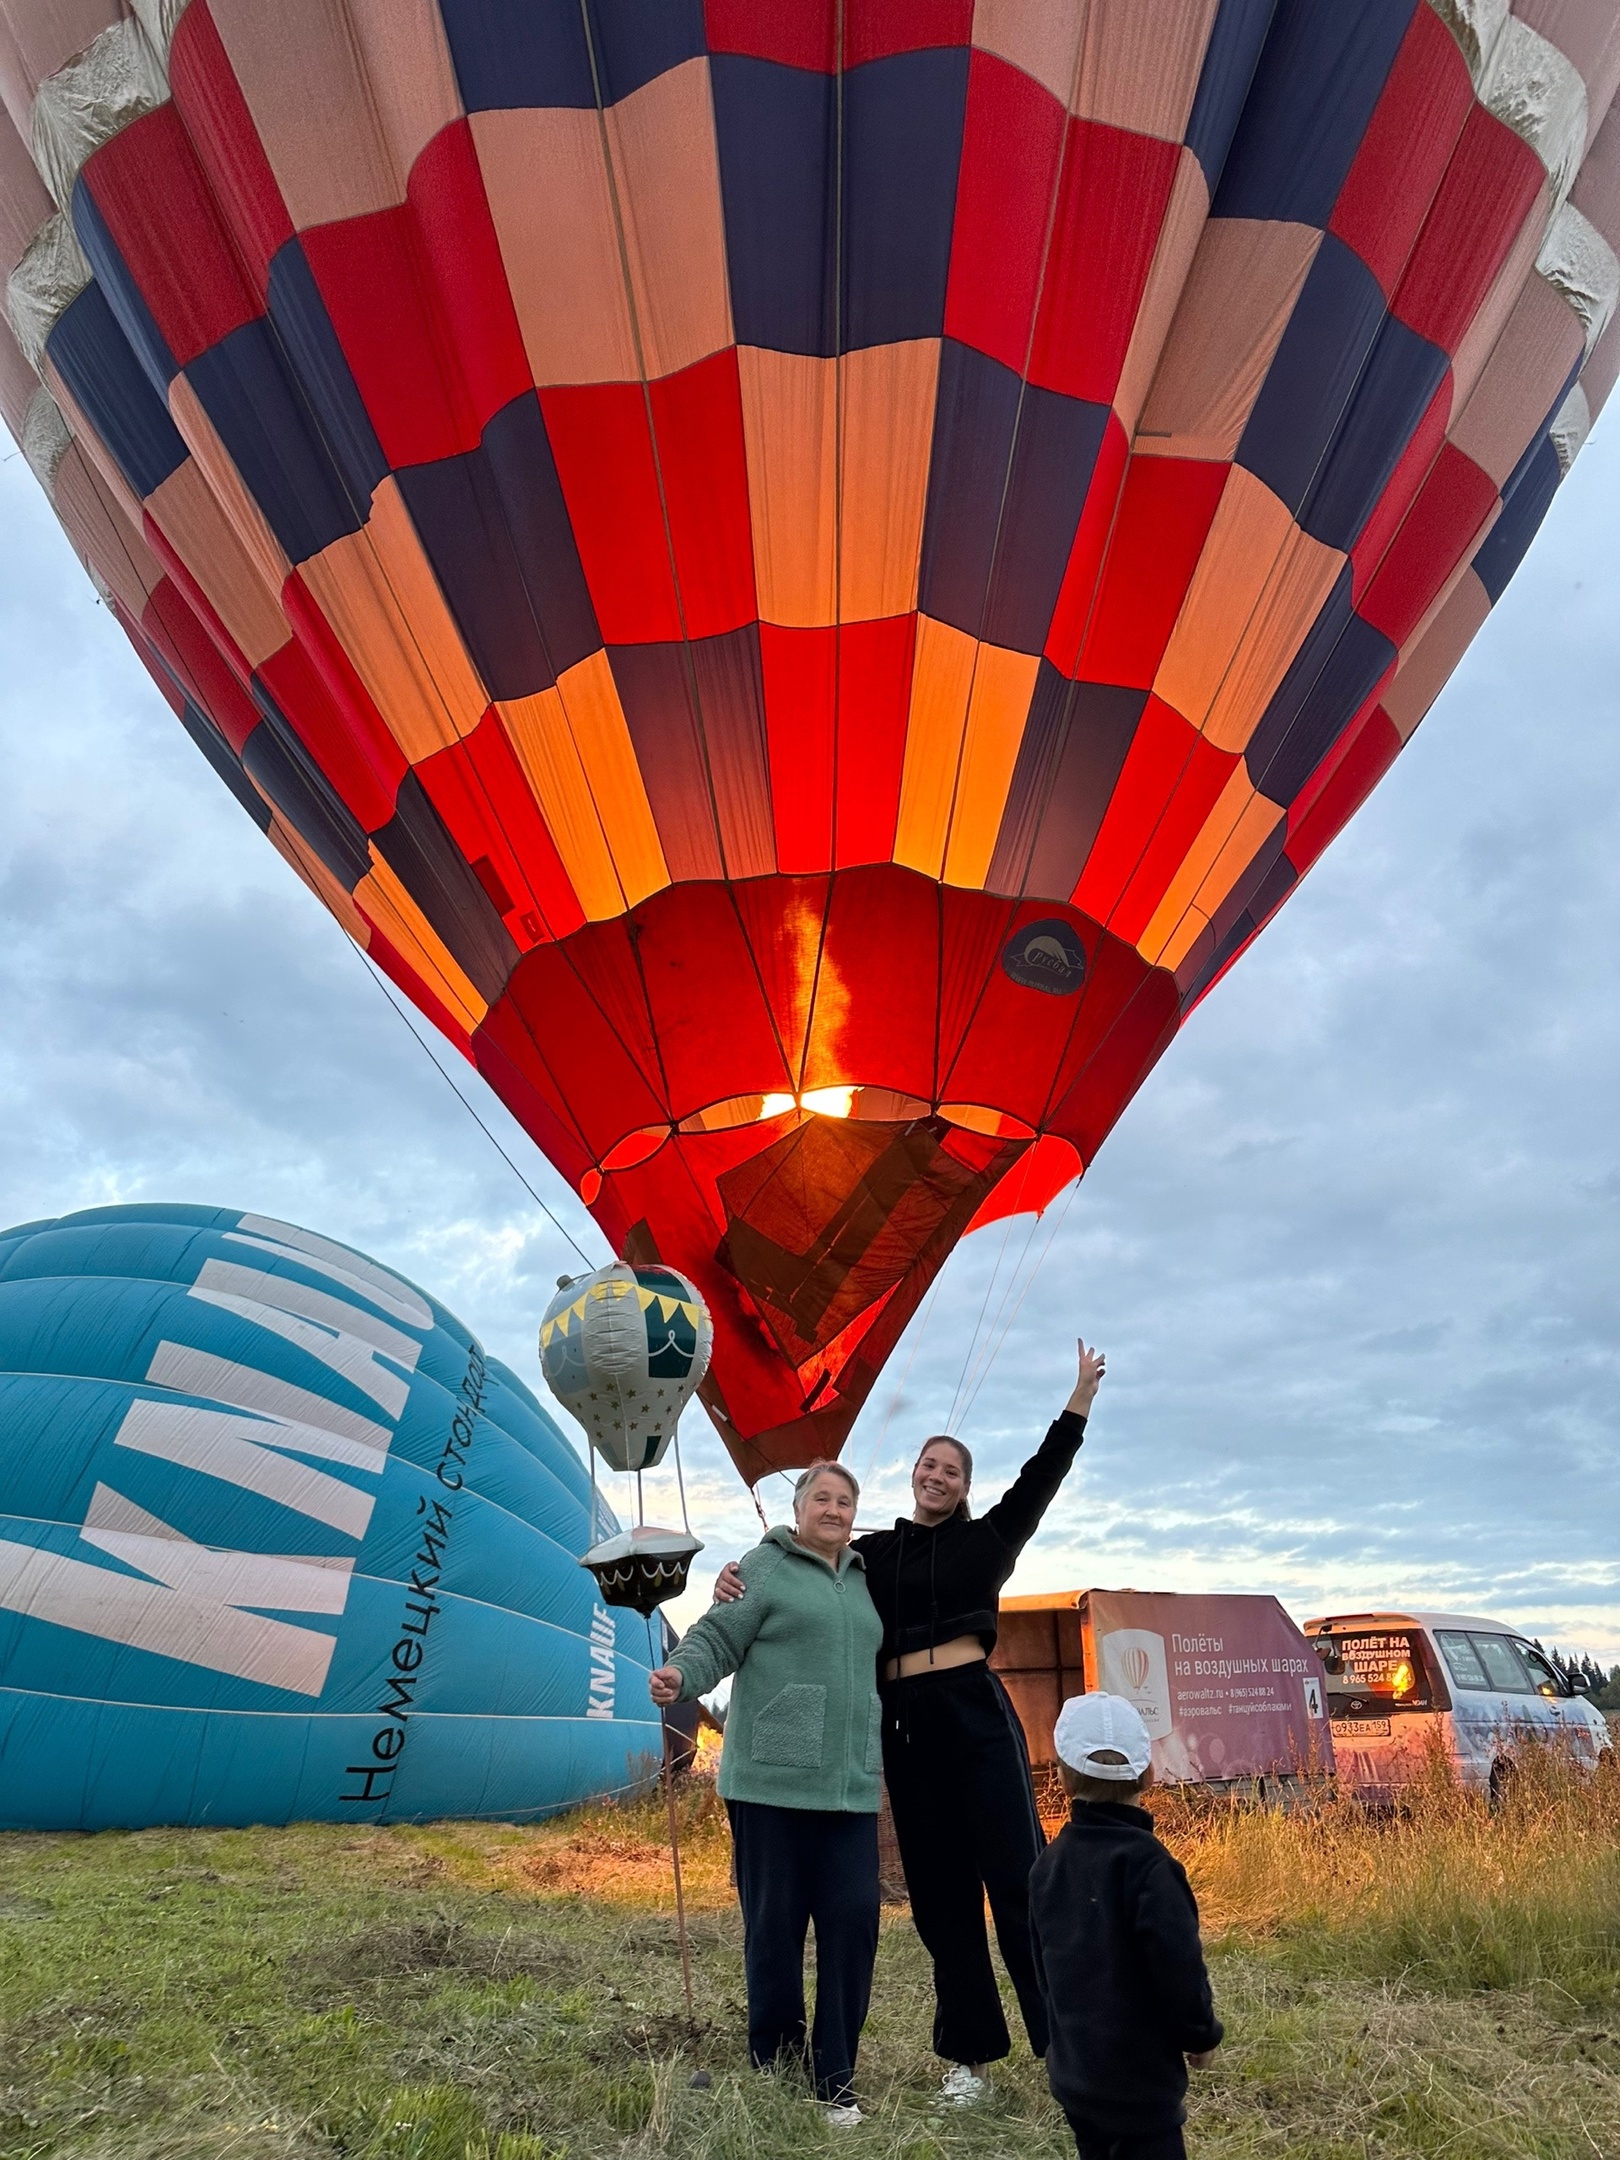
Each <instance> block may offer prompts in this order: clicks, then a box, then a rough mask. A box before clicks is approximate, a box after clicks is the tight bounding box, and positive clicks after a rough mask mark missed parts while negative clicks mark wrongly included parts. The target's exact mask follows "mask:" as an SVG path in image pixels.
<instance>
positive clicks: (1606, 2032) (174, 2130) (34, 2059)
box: [0, 1761, 1620, 2160]
mask: <svg viewBox="0 0 1620 2160" xmlns="http://www.w3.org/2000/svg"><path fill="white" fill-rule="evenodd" d="M683 1805H684V1807H685V1811H686V1841H687V1848H688V1889H689V1893H690V1896H691V1902H692V1906H693V1908H694V1909H693V1916H692V1931H693V1951H694V1958H695V1963H696V1978H697V1992H698V2020H697V2025H696V2029H695V2030H688V2028H687V2026H686V2023H685V2019H684V2015H683V2013H682V2008H681V1983H680V1963H679V1958H678V1956H677V1953H676V1939H675V1929H674V1922H673V1918H672V1910H671V1905H672V1901H671V1898H670V1893H669V1881H668V1873H667V1868H668V1860H667V1853H666V1851H665V1848H664V1847H663V1845H662V1843H661V1835H662V1827H663V1822H662V1810H661V1808H656V1807H654V1808H638V1809H626V1810H621V1811H617V1812H612V1813H609V1812H602V1811H598V1812H595V1813H591V1814H586V1815H580V1816H574V1817H571V1818H568V1819H565V1820H564V1821H561V1822H558V1823H555V1824H552V1825H549V1826H547V1827H546V1828H544V1829H541V1830H538V1831H515V1830H510V1829H498V1828H489V1827H470V1826H465V1825H457V1824H450V1825H444V1826H439V1827H435V1828H431V1829H419V1830H390V1831H382V1832H368V1833H364V1834H357V1833H355V1832H354V1831H352V1830H347V1831H346V1830H343V1829H340V1828H329V1827H328V1828H322V1827H313V1828H301V1829H295V1830H286V1831H263V1830H256V1831H220V1832H189V1833H179V1832H173V1831H147V1832H141V1833H138V1834H133V1835H124V1834H107V1835H103V1836H99V1837H90V1838H80V1837H51V1836H47V1837H23V1836H11V1837H4V1838H0V2031H3V2055H0V2156H3V2160H36V2156H40V2155H45V2154H51V2155H57V2154H61V2155H72V2156H74V2160H226V2156H230V2160H337V2156H343V2160H605V2156H608V2155H613V2156H626V2160H629V2156H641V2155H647V2156H651V2155H662V2154H670V2155H679V2156H682V2160H688V2156H689V2160H754V2156H755V2155H761V2154H769V2155H777V2154H781V2155H795V2154H801V2153H802V2154H809V2153H824V2152H826V2151H828V2150H829V2149H830V2148H832V2147H833V2146H834V2145H836V2146H837V2147H838V2148H839V2149H842V2150H846V2151H848V2152H849V2153H850V2154H851V2155H859V2156H876V2155H880V2154H881V2155H894V2156H897V2160H898V2156H900V2155H904V2156H905V2160H986V2156H989V2155H992V2154H994V2155H1001V2154H1006V2155H1013V2154H1018V2155H1020V2156H1028V2160H1057V2156H1059V2155H1062V2154H1065V2153H1069V2154H1072V2152H1073V2146H1072V2144H1071V2143H1070V2142H1069V2141H1068V2137H1067V2132H1066V2131H1064V2129H1063V2125H1062V2123H1061V2120H1060V2118H1059V2117H1058V2116H1057V2114H1056V2112H1055V2110H1054V2109H1053V2107H1052V2105H1051V2102H1050V2100H1049V2099H1048V2098H1047V2095H1046V2091H1045V2084H1044V2078H1043V2075H1042V2073H1041V2071H1040V2069H1039V2066H1038V2065H1036V2064H1035V2063H1033V2062H1031V2061H1030V2059H1029V2057H1028V2056H1027V2055H1025V2054H1022V2053H1020V2054H1017V2055H1015V2056H1014V2057H1013V2059H1012V2060H1011V2062H1010V2063H1008V2064H1006V2065H1004V2066H1003V2067H1002V2069H1001V2070H1000V2071H999V2072H998V2074H997V2078H996V2085H995V2093H994V2098H993V2100H992V2101H991V2102H990V2103H989V2104H988V2105H986V2106H985V2107H983V2108H981V2109H979V2110H976V2111H974V2112H972V2113H968V2114H960V2115H949V2116H940V2115H938V2114H936V2113H934V2112H933V2111H932V2109H931V2105H930V2099H931V2094H932V2091H933V2089H934V2086H935V2084H936V2082H937V2078H938V2065H937V2064H936V2063H935V2062H934V2060H933V2058H932V2056H931V2055H930V2054H929V2052H928V2049H927V2032H928V1991H927V1975H926V1971H925V1967H924V1963H923V1960H922V1958H921V1956H920V1953H919V1949H918V1945H917V1942H916V1939H915V1937H914V1935H913V1934H912V1931H911V1927H910V1924H909V1922H908V1920H907V1919H906V1917H905V1915H904V1912H903V1911H895V1912H892V1913H889V1914H887V1915H886V1916H885V1925H884V1933H883V1943H882V1949H881V1952H880V1956H879V1963H878V1975H877V1988H876V2002H875V2009H874V2014H873V2018H872V2022H871V2024H870V2026H869V2027H868V2031H867V2039H866V2044H865V2047H864V2050H863V2056H862V2081H863V2099H864V2101H865V2104H866V2106H867V2107H868V2109H869V2110H870V2112H871V2117H872V2119H871V2121H870V2123H869V2125H868V2126H867V2127H865V2128H863V2129H860V2130H857V2131H852V2132H843V2133H833V2132H830V2131H828V2130H827V2129H826V2127H825V2126H824V2125H823V2123H822V2121H821V2119H820V2117H819V2115H818V2114H817V2113H816V2111H815V2110H814V2109H813V2108H812V2107H811V2106H810V2105H809V2104H808V2102H807V2101H806V2100H805V2098H804V2097H803V2096H802V2094H801V2093H800V2092H798V2091H795V2089H794V2088H793V2086H792V2084H791V2082H789V2081H782V2082H778V2081H775V2080H766V2079H758V2078H755V2077H752V2076H751V2075H750V2074H749V2073H748V2071H747V2068H746V2061H745V2053H744V2033H743V2014H742V1979H741V1961H740V1928H739V1923H738V1919H737V1914H736V1909H735V1906H734V1905H733V1903H732V1901H731V1897H730V1893H729V1890H728V1888H727V1879H726V1878H727V1853H726V1845H725V1831H724V1819H723V1815H722V1814H721V1813H720V1811H719V1809H718V1807H717V1804H716V1803H715V1801H714V1799H713V1797H712V1794H710V1793H709V1792H707V1791H706V1790H704V1789H694V1790H693V1791H691V1792H690V1793H689V1794H688V1795H687V1797H686V1799H685V1801H684V1803H683ZM1159 1818H1160V1825H1161V1829H1162V1830H1163V1832H1164V1834H1165V1835H1166V1836H1167V1837H1168V1838H1169V1839H1170V1841H1171V1843H1172V1844H1173V1845H1174V1846H1175V1848H1176V1850H1177V1851H1178V1852H1179V1853H1180V1854H1181V1856H1182V1858H1183V1859H1184V1861H1185V1862H1186V1864H1187V1865H1188V1867H1189V1869H1190V1870H1191V1872H1192V1875H1193V1878H1194V1881H1195V1883H1196V1885H1197V1887H1198V1890H1199V1894H1200V1898H1201V1901H1202V1904H1203V1908H1204V1912H1205V1918H1206V1933H1207V1935H1208V1937H1209V1941H1210V1952H1211V1967H1212V1970H1213V1973H1214V1977H1215V1989H1216V1998H1217V2002H1218V2005H1219V2008H1220V2011H1221V2014H1222V2016H1223V2017H1224V2018H1225V2020H1226V2023H1227V2029H1228V2036H1229V2037H1228V2044H1227V2046H1226V2047H1225V2048H1223V2049H1222V2051H1221V2055H1220V2058H1219V2064H1218V2067H1217V2068H1216V2069H1214V2070H1213V2071H1210V2072H1207V2073H1204V2074H1202V2075H1199V2076H1197V2077H1196V2078H1195V2081H1194V2084H1195V2101H1194V2107H1193V2114H1192V2119H1191V2126H1190V2132H1189V2142H1190V2144H1191V2146H1192V2149H1193V2151H1194V2152H1195V2153H1196V2154H1198V2155H1201V2156H1207V2160H1216V2156H1221V2160H1261V2156H1264V2160H1406V2156H1408V2155H1424V2156H1434V2160H1439V2156H1441V2155H1445V2156H1448V2160H1510V2156H1511V2160H1532V2156H1533V2160H1591V2156H1592V2155H1594V2154H1596V2155H1598V2156H1600V2160H1620V1775H1609V1776H1606V1777H1605V1778H1604V1779H1602V1780H1601V1781H1600V1782H1599V1783H1598V1785H1597V1786H1596V1787H1594V1786H1592V1785H1590V1784H1584V1783H1581V1782H1580V1781H1578V1780H1574V1779H1572V1778H1571V1777H1570V1776H1568V1775H1567V1774H1566V1773H1564V1772H1563V1771H1562V1770H1561V1768H1560V1766H1559V1765H1557V1764H1555V1763H1545V1762H1534V1761H1533V1762H1531V1763H1530V1764H1529V1765H1527V1767H1526V1769H1525V1771H1524V1773H1523V1774H1522V1775H1521V1777H1520V1779H1519V1782H1518V1787H1517V1790H1516V1791H1515V1793H1514V1795H1513V1798H1512V1801H1511V1803H1510V1805H1509V1807H1508V1808H1507V1809H1506V1810H1505V1811H1504V1812H1503V1813H1501V1814H1499V1815H1496V1816H1491V1815H1488V1814H1487V1813H1485V1812H1484V1811H1483V1810H1482V1809H1480V1808H1478V1807H1476V1806H1475V1805H1473V1804H1472V1803H1470V1802H1468V1801H1465V1800H1464V1799H1462V1798H1461V1797H1460V1796H1458V1795H1457V1794H1455V1793H1454V1792H1452V1791H1450V1790H1449V1789H1448V1788H1447V1787H1446V1786H1445V1784H1444V1782H1443V1781H1442V1780H1436V1781H1435V1783H1434V1785H1433V1787H1432V1788H1431V1789H1429V1790H1427V1791H1425V1792H1424V1793H1423V1794H1422V1796H1421V1798H1420V1800H1419V1802H1418V1804H1417V1806H1416V1807H1415V1809H1414V1810H1413V1812H1412V1813H1411V1814H1410V1815H1409V1816H1407V1817H1405V1818H1402V1819H1399V1820H1395V1821H1390V1822H1384V1823H1379V1822H1373V1821H1368V1820H1367V1819H1365V1818H1364V1817H1363V1816H1361V1815H1360V1814H1359V1813H1358V1812H1357V1811H1356V1810H1355V1809H1354V1808H1352V1807H1349V1806H1344V1805H1337V1804H1332V1803H1327V1804H1324V1805H1322V1806H1321V1807H1319V1808H1316V1809H1314V1810H1311V1811H1307V1812H1304V1813H1300V1814H1296V1815H1293V1816H1290V1817H1278V1816H1271V1815H1260V1814H1252V1813H1250V1814H1242V1813H1233V1812H1209V1813H1201V1812H1199V1811H1197V1810H1195V1809H1192V1808H1189V1807H1186V1806H1183V1805H1180V1804H1177V1803H1174V1802H1171V1801H1168V1800H1166V1801H1162V1802H1161V1803H1160V1804H1159ZM695 2070H703V2071H706V2072H707V2073H708V2075H709V2078H710V2084H709V2086H708V2088H707V2089H706V2090H694V2089H693V2088H692V2086H691V2077H692V2074H693V2072H694V2071H695Z"/></svg>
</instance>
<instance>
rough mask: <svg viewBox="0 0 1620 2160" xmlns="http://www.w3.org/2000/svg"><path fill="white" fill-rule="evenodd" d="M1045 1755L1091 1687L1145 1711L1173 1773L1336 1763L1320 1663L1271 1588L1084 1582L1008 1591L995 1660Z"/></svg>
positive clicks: (1190, 1780) (1281, 1770) (1034, 1751)
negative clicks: (1061, 1718)
mask: <svg viewBox="0 0 1620 2160" xmlns="http://www.w3.org/2000/svg"><path fill="white" fill-rule="evenodd" d="M992 1662H993V1663H994V1664H995V1666H996V1669H997V1670H998V1671H999V1672H1000V1674H1001V1677H1002V1680H1003V1682H1004V1683H1005V1684H1006V1686H1007V1689H1008V1692H1009V1693H1010V1694H1011V1696H1012V1698H1013V1703H1014V1707H1015V1708H1016V1709H1017V1711H1018V1714H1019V1717H1020V1720H1021V1721H1022V1723H1023V1726H1024V1730H1025V1732H1026V1734H1027V1736H1028V1739H1029V1743H1030V1757H1031V1760H1032V1761H1034V1762H1037V1763H1039V1762H1050V1761H1052V1759H1053V1749H1052V1727H1053V1724H1054V1722H1055V1721H1056V1718H1057V1713H1058V1709H1059V1707H1060V1705H1061V1704H1062V1702H1063V1700H1064V1698H1065V1697H1066V1696H1069V1695H1074V1694H1078V1693H1079V1692H1081V1690H1082V1689H1083V1688H1084V1689H1090V1690H1098V1689H1100V1690H1102V1691H1103V1692H1105V1693H1107V1694H1110V1695H1123V1696H1124V1697H1125V1698H1126V1700H1127V1701H1128V1702H1131V1703H1134V1704H1135V1706H1136V1708H1137V1709H1138V1711H1140V1713H1141V1716H1142V1721H1143V1723H1144V1724H1145V1725H1146V1726H1147V1729H1148V1733H1149V1735H1150V1736H1151V1738H1152V1741H1153V1766H1154V1769H1155V1771H1156V1772H1157V1774H1158V1776H1159V1778H1160V1780H1161V1781H1162V1782H1163V1783H1165V1784H1174V1785H1180V1784H1210V1783H1218V1784H1225V1783H1228V1782H1230V1781H1232V1780H1234V1779H1245V1780H1247V1779H1253V1778H1260V1777H1291V1776H1297V1775H1299V1774H1301V1773H1302V1772H1304V1771H1306V1770H1313V1769H1314V1770H1330V1769H1331V1768H1332V1767H1333V1737H1332V1733H1331V1730H1330V1728H1329V1724H1328V1716H1327V1694H1326V1688H1325V1684H1324V1680H1323V1673H1322V1664H1321V1660H1320V1659H1319V1658H1318V1657H1317V1656H1316V1654H1315V1652H1314V1651H1313V1650H1312V1649H1311V1647H1310V1645H1309V1644H1308V1643H1307V1642H1306V1640H1305V1638H1304V1636H1303V1635H1302V1634H1301V1633H1300V1631H1299V1629H1298V1628H1297V1627H1296V1626H1295V1625H1294V1623H1293V1621H1292V1620H1290V1619H1289V1617H1288V1615H1287V1613H1286V1612H1284V1610H1283V1608H1282V1606H1281V1605H1279V1604H1278V1602H1277V1600H1276V1599H1275V1598H1272V1597H1248V1596H1186V1595H1182V1594H1180V1593H1179V1592H1170V1591H1151V1590H1081V1591H1068V1592H1065V1593H1060V1594H1058V1595H1056V1596H1052V1597H1043V1598H1005V1599H1003V1601H1002V1611H1001V1639H1000V1641H999V1643H998V1644H997V1647H996V1652H995V1656H994V1659H993V1661H992Z"/></svg>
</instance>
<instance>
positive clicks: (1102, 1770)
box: [1029, 1695, 1221, 2160]
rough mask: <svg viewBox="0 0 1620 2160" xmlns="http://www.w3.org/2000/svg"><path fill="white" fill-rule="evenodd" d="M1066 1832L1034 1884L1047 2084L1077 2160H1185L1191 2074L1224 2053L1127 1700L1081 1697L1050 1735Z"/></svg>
mask: <svg viewBox="0 0 1620 2160" xmlns="http://www.w3.org/2000/svg"><path fill="white" fill-rule="evenodd" d="M1054 1739H1055V1741H1056V1745H1057V1753H1058V1759H1059V1762H1060V1763H1061V1765H1062V1770H1063V1786H1064V1790H1065V1791H1066V1792H1067V1793H1068V1795H1069V1799H1070V1803H1071V1806H1070V1819H1069V1821H1068V1823H1067V1824H1066V1825H1065V1827H1064V1829H1063V1830H1062V1831H1061V1832H1060V1833H1059V1835H1058V1837H1057V1838H1056V1840H1055V1841H1054V1842H1053V1843H1052V1844H1050V1845H1048V1846H1047V1848H1046V1850H1045V1852H1043V1853H1042V1854H1041V1856H1040V1858H1039V1859H1038V1860H1037V1861H1036V1863H1035V1867H1034V1872H1033V1873H1032V1874H1031V1876H1030V1879H1029V1906H1030V1920H1031V1923H1032V1925H1033V1929H1034V1935H1035V1964H1036V1970H1037V1972H1038V1973H1039V1976H1040V1982H1041V1990H1042V1992H1043V1994H1044V1995H1045V1997H1046V2006H1047V2010H1048V2013H1049V2015H1050V2017H1051V2021H1052V2040H1051V2045H1050V2047H1049V2048H1048V2050H1047V2056H1046V2071H1047V2076H1048V2078H1049V2079H1050V2080H1051V2085H1052V2092H1053V2094H1054V2096H1055V2098H1056V2100H1057V2103H1058V2105H1059V2106H1060V2107H1061V2108H1062V2110H1063V2112H1064V2114H1065V2115H1067V2116H1068V2118H1069V2127H1070V2128H1071V2129H1072V2130H1073V2132H1074V2140H1075V2143H1076V2145H1077V2146H1078V2147H1079V2148H1080V2160H1185V2155H1186V2150H1187V2148H1186V2146H1185V2144H1184V2143H1183V2142H1182V2136H1181V2125H1182V2123H1183V2122H1184V2121H1185V2119H1186V2112H1187V2111H1186V2106H1185V2100H1186V2093H1187V2064H1188V2063H1191V2064H1192V2065H1193V2067H1194V2068H1195V2069H1199V2070H1201V2069H1203V2068H1204V2067H1205V2066H1206V2065H1207V2064H1208V2063H1209V2062H1210V2060H1211V2059H1212V2057H1213V2056H1214V2053H1215V2050H1216V2048H1217V2047H1219V2045H1220V2042H1221V2027H1220V2022H1219V2020H1218V2019H1217V2018H1216V2016H1215V2009H1214V2005H1213V2003H1212V2002H1211V2000H1210V1992H1209V1975H1208V1973H1207V1972H1206V1971H1205V1970H1204V1956H1203V1952H1202V1950H1201V1949H1200V1948H1199V1944H1198V1906H1197V1903H1196V1901H1195V1900H1194V1897H1193V1894H1192V1890H1191V1888H1190V1887H1189V1885H1188V1882H1187V1878H1186V1876H1185V1875H1184V1874H1183V1872H1182V1870H1181V1867H1180V1865H1179V1864H1178V1862H1176V1861H1175V1860H1173V1859H1172V1858H1171V1857H1170V1855H1169V1853H1167V1852H1166V1851H1165V1849H1164V1847H1163V1846H1162V1845H1161V1844H1160V1843H1159V1841H1158V1839H1157V1838H1156V1837H1155V1836H1154V1834H1153V1817H1152V1816H1151V1815H1150V1814H1148V1812H1147V1810H1146V1809H1145V1808H1139V1807H1130V1806H1128V1805H1125V1804H1124V1803H1126V1802H1129V1801H1131V1800H1134V1799H1136V1798H1137V1796H1138V1795H1139V1794H1141V1793H1144V1792H1146V1791H1147V1790H1148V1788H1149V1787H1150V1786H1151V1785H1152V1783H1153V1769H1152V1743H1151V1742H1150V1741H1149V1739H1148V1732H1147V1727H1146V1726H1145V1725H1144V1724H1143V1723H1142V1720H1141V1718H1140V1717H1139V1716H1138V1715H1137V1713H1136V1710H1135V1709H1134V1707H1133V1706H1132V1705H1131V1704H1130V1703H1128V1702H1126V1701H1125V1700H1124V1698H1123V1697H1122V1696H1119V1695H1076V1696H1073V1697H1071V1699H1070V1700H1069V1701H1068V1702H1066V1703H1065V1704H1064V1705H1063V1708H1062V1710H1061V1711H1060V1713H1059V1715H1058V1721H1057V1731H1056V1733H1055V1735H1054Z"/></svg>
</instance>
